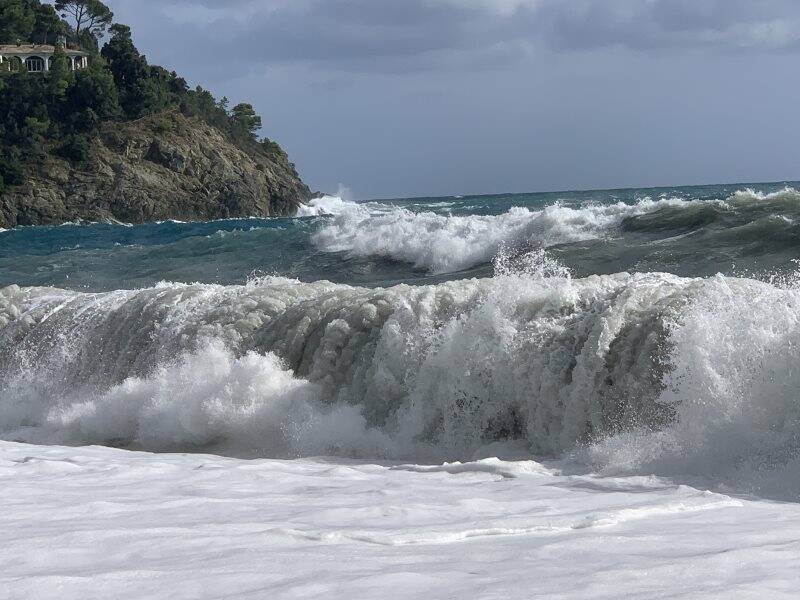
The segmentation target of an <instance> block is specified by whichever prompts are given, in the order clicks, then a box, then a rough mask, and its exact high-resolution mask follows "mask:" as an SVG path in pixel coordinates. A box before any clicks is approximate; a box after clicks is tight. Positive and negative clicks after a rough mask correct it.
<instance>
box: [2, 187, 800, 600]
mask: <svg viewBox="0 0 800 600" xmlns="http://www.w3.org/2000/svg"><path fill="white" fill-rule="evenodd" d="M798 189H800V184H797V183H793V182H781V183H771V184H746V185H745V184H738V185H721V186H702V187H676V188H652V189H626V190H608V191H582V192H560V193H538V194H506V195H494V196H463V197H462V196H458V197H446V198H415V199H400V200H374V201H368V202H351V201H347V200H345V199H342V198H335V197H325V198H321V199H319V200H315V201H313V203H312V204H311V205H310V206H308V207H304V208H303V209H302V210H301V214H300V215H298V216H297V217H296V218H276V219H255V218H254V219H237V220H225V221H214V222H207V223H182V222H174V221H167V222H161V223H151V224H145V225H126V224H67V225H62V226H57V227H21V228H17V229H14V230H9V231H2V232H0V439H2V440H4V441H3V442H0V444H2V445H0V478H2V480H3V482H4V483H3V486H4V488H5V490H6V491H5V492H3V496H2V498H3V500H4V502H5V503H6V504H5V506H7V507H8V510H6V511H5V512H6V513H7V514H6V515H5V516H3V517H0V527H2V528H4V530H6V531H11V532H14V533H13V535H12V537H13V540H12V541H11V542H10V543H8V544H6V550H0V562H2V560H3V556H4V554H3V553H4V552H5V553H6V554H5V556H6V559H8V560H11V559H13V557H14V556H15V555H20V554H24V553H26V552H30V551H31V544H33V545H34V546H36V548H37V552H40V553H42V555H43V556H49V557H50V558H49V559H48V560H55V555H53V554H48V553H52V552H53V550H52V549H51V548H50V547H49V546H48V544H47V543H45V541H44V540H45V538H46V537H47V536H49V535H62V534H63V535H67V534H69V535H71V536H72V537H71V538H70V539H71V541H70V544H71V545H73V546H76V547H78V548H81V549H82V551H83V552H84V554H80V553H78V554H77V555H76V556H74V557H72V558H70V559H69V560H68V561H67V565H68V567H69V568H66V571H63V570H62V571H59V572H56V573H54V572H53V567H52V565H51V564H50V563H48V561H47V560H44V561H32V562H31V561H27V562H26V561H21V562H20V561H17V562H15V563H14V565H15V566H14V569H12V570H11V571H7V573H11V575H7V577H9V579H8V580H7V581H6V583H8V584H9V585H12V583H13V585H20V584H19V581H20V580H19V578H20V577H33V576H34V575H35V576H36V577H40V579H35V580H31V581H33V583H31V585H32V586H33V587H31V588H22V587H19V588H15V589H17V590H18V591H19V590H29V591H31V593H36V594H37V596H36V597H47V592H48V590H51V589H55V588H54V587H52V586H54V585H55V584H54V582H58V583H59V585H60V586H61V587H60V588H59V589H60V590H61V592H60V593H62V594H66V595H61V596H59V597H60V598H63V597H72V596H71V595H70V594H71V593H72V592H74V597H76V598H77V597H81V596H80V594H81V593H82V592H81V589H82V588H80V586H78V585H77V584H76V582H75V581H74V580H73V579H71V578H70V573H71V572H73V571H75V570H77V571H78V572H85V570H86V569H91V565H95V564H101V565H105V566H104V567H101V568H99V569H100V570H99V571H98V573H100V572H102V573H103V574H104V575H102V577H106V576H108V578H107V579H102V577H101V579H100V580H99V581H100V582H101V583H102V585H100V587H98V588H93V589H96V590H102V591H103V592H104V593H106V594H113V595H114V596H115V597H128V596H126V593H127V594H131V592H130V590H131V588H130V587H129V586H130V585H131V583H132V582H133V583H137V582H138V584H140V585H142V586H145V587H144V588H139V589H140V590H141V589H150V588H148V587H146V586H147V585H152V596H147V597H159V590H161V591H162V592H165V593H166V591H165V589H164V587H163V581H162V580H160V579H159V578H158V577H155V578H153V579H151V580H147V578H146V577H145V576H144V575H143V573H146V572H159V573H162V572H163V569H162V568H163V566H164V561H165V560H167V559H166V558H165V556H166V554H167V553H169V554H170V555H171V556H172V558H171V559H170V560H178V559H176V558H175V557H176V556H178V557H182V558H181V559H180V560H179V562H180V561H182V560H186V561H187V562H182V564H183V565H184V566H185V567H186V569H185V571H182V573H183V576H185V579H186V581H187V582H189V581H194V582H196V583H197V582H202V581H204V577H208V578H209V580H208V582H206V583H205V584H203V585H201V584H200V583H197V585H196V587H195V588H192V589H195V590H196V591H197V594H196V595H191V596H190V595H187V596H186V597H209V598H210V597H219V596H215V595H214V594H221V593H223V592H222V591H221V590H223V588H219V589H217V588H214V587H213V584H212V583H211V582H212V580H213V581H222V580H224V578H225V577H226V574H230V569H231V567H232V565H238V567H239V568H241V569H243V571H242V572H246V576H244V575H243V577H244V579H241V578H240V579H235V580H234V579H231V580H230V581H229V584H230V585H229V586H228V587H225V588H224V590H223V591H225V593H226V594H227V595H228V596H230V597H256V596H248V595H247V594H248V593H250V592H247V593H245V591H243V588H242V589H239V588H237V587H236V586H237V585H240V584H241V582H242V581H245V582H247V586H245V587H247V589H248V590H256V589H262V588H258V586H266V588H263V589H271V590H272V592H273V595H271V596H269V597H276V598H279V597H286V598H289V597H292V598H294V597H322V596H327V597H340V596H341V597H343V596H344V595H346V596H347V597H348V598H359V597H363V598H372V597H376V596H375V594H376V593H378V592H377V591H376V590H381V591H380V593H381V594H383V595H384V596H385V597H422V596H426V597H452V596H446V595H445V592H446V593H448V594H450V593H453V594H455V593H456V592H458V595H459V596H460V597H481V598H483V597H486V598H488V597H497V598H500V597H504V598H509V597H526V598H531V597H549V598H552V597H559V596H558V595H559V594H562V596H561V597H609V598H611V597H621V596H620V595H619V594H620V593H622V592H623V591H624V592H626V593H630V597H642V596H637V595H636V594H648V595H649V594H652V593H653V592H654V590H656V589H660V587H659V586H662V585H672V586H675V585H676V584H675V583H674V582H672V580H673V579H674V577H675V573H676V571H681V572H682V573H684V575H682V577H684V580H683V581H682V584H681V585H680V586H677V587H673V593H672V594H670V596H669V597H704V598H708V597H731V596H730V594H731V593H734V592H735V593H734V596H735V597H754V598H756V597H763V596H759V594H761V593H762V591H763V588H762V587H761V586H762V585H763V582H764V581H765V578H768V579H769V581H770V585H771V586H772V587H771V594H772V596H771V597H782V596H783V595H784V594H785V597H787V598H788V597H792V594H793V593H794V590H796V585H797V584H798V583H800V575H798V571H797V569H796V568H794V567H792V566H791V565H792V562H793V561H794V563H795V567H796V558H797V556H800V546H798V542H797V539H798V535H797V534H798V529H797V525H796V523H798V520H797V517H798V516H800V504H798V501H799V500H800V402H798V392H797V390H798V389H800V370H799V369H798V365H800V279H798V277H797V272H798V264H797V261H798V259H800V191H798ZM37 499H38V500H37ZM89 504H91V506H93V507H94V508H92V509H91V510H89V509H88V508H87V507H88V506H89ZM180 506H183V507H185V508H186V510H185V511H183V510H180V509H179V508H178V507H180ZM223 506H224V507H225V509H224V510H222V509H221V508H220V510H217V509H216V508H215V507H217V508H219V507H223ZM12 507H13V508H12ZM173 509H174V510H173ZM54 511H55V513H54ZM59 513H60V514H72V515H73V516H74V519H75V520H74V521H72V525H70V524H69V523H68V522H67V521H62V520H58V522H59V523H60V525H59V526H54V525H53V524H52V522H51V521H50V520H48V517H47V515H48V514H49V515H53V514H59ZM25 515H28V517H27V522H28V523H29V525H30V523H35V524H36V525H32V527H33V529H34V530H35V531H36V532H38V533H37V535H39V536H40V538H36V537H35V536H34V538H31V537H30V536H31V533H30V531H31V530H30V529H24V528H23V527H22V525H20V523H21V522H22V521H21V520H23V521H24V520H25V519H26V517H25ZM112 522H113V523H116V525H114V526H113V527H112V526H111V525H110V523H112ZM76 523H77V524H78V525H77V527H78V529H77V530H76V529H74V527H75V524H76ZM92 523H94V524H95V525H96V526H91V524H92ZM110 527H111V529H112V532H111V533H109V528H110ZM114 527H116V528H121V529H123V530H125V531H127V532H128V535H131V536H133V538H135V540H136V543H137V544H140V546H138V548H139V550H138V551H139V552H140V554H136V552H135V551H133V550H131V554H127V553H123V554H122V555H119V556H117V558H116V559H114V558H109V557H108V553H109V551H110V549H112V548H114V547H115V544H117V543H118V538H117V537H115V534H114V533H113V530H114ZM164 527H170V528H173V529H171V530H170V531H171V532H172V534H169V535H168V534H166V533H165V531H166V530H164V529H163V528H164ZM192 527H194V528H195V529H192ZM196 528H199V529H196ZM201 530H202V532H203V534H202V535H203V536H205V537H204V538H203V539H206V540H207V542H208V544H209V545H210V546H209V548H211V549H209V550H200V549H198V546H197V544H196V542H197V538H196V535H197V532H198V531H201ZM70 532H71V533H70ZM120 535H122V534H120ZM237 535H239V536H241V538H237V537H236V536H237ZM32 539H34V542H32V541H31V540H32ZM35 540H40V541H41V543H40V542H37V541H35ZM98 540H100V541H98ZM153 540H160V541H159V542H158V543H153ZM236 540H240V542H237V541H236ZM151 544H152V545H151ZM159 544H161V545H159ZM159 548H161V550H159ZM167 548H169V551H167ZM213 548H216V549H217V550H213ZM220 548H225V549H226V550H225V552H224V553H223V554H220V552H221V550H220ZM257 549H261V550H260V552H264V553H268V554H269V553H271V554H270V556H271V557H272V558H271V559H269V561H270V562H269V565H266V564H265V563H264V562H263V561H264V560H267V558H265V556H266V555H263V554H262V555H259V556H256V554H258V551H257ZM215 552H216V553H215ZM248 552H255V553H256V554H253V555H251V554H249V553H248ZM223 555H224V557H228V559H227V560H226V559H225V558H222V559H220V558H219V557H220V556H223ZM142 556H144V558H142ZM332 556H342V557H344V556H347V557H349V559H348V560H347V561H345V564H341V565H339V566H338V567H336V568H334V566H332V565H327V566H325V565H326V563H325V561H326V560H329V559H330V558H331V557H332ZM492 556H494V557H497V559H496V563H492V564H489V563H490V562H492V561H490V557H492ZM199 557H204V558H202V560H201V558H199ZM444 557H447V558H446V561H447V562H446V564H445V562H444V561H445V559H444ZM525 557H527V558H525ZM203 560H209V561H211V562H210V566H209V567H208V569H210V570H208V571H207V570H206V568H205V567H202V566H201V565H202V562H203ZM98 561H99V563H98ZM126 561H134V562H137V561H138V562H137V564H141V565H144V566H141V569H140V570H139V571H137V572H136V573H133V572H131V573H128V575H126V576H124V577H118V578H116V579H114V578H113V577H111V576H110V575H109V574H111V573H117V572H118V570H119V568H120V565H121V564H128V563H127V562H126ZM192 561H196V562H192ZM521 561H522V562H521ZM525 561H527V562H525ZM523 563H524V564H523ZM70 565H71V566H70ZM526 565H527V566H526ZM537 565H538V566H537ZM742 565H744V567H743V566H742ZM745 568H746V569H749V571H746V572H744V571H743V570H742V569H745ZM148 569H149V571H148ZM56 571H58V570H56ZM523 572H524V573H527V575H524V576H523V575H522V573H523ZM615 572H616V573H620V572H624V573H626V574H627V575H626V576H628V577H629V580H626V582H625V584H624V585H623V584H621V583H620V582H619V581H618V580H617V579H615V577H614V576H613V573H615ZM211 574H216V577H217V579H215V580H214V579H213V578H211ZM635 574H638V575H640V577H637V576H634V575H635ZM748 574H749V575H748ZM0 577H2V576H0ZM48 577H49V578H50V579H48ZM165 577H166V576H165ZM54 578H55V579H54ZM219 578H222V579H219ZM509 578H511V579H514V578H516V580H517V581H518V583H519V584H520V587H515V586H513V585H511V584H510V583H509V582H510V580H511V579H509ZM709 578H715V579H714V581H715V582H716V583H715V584H714V585H713V586H712V585H711V583H710V581H711V580H710V579H709ZM309 581H313V582H314V585H311V584H310V583H309ZM14 582H17V583H14ZM36 582H38V583H36ZM523 583H524V585H523ZM26 585H27V584H26ZM37 586H38V587H37ZM125 586H128V587H125ZM230 586H232V587H230ZM248 586H249V587H248ZM298 586H299V587H298ZM303 586H310V587H303ZM621 586H622V587H621ZM390 587H391V588H392V589H394V590H395V592H396V596H393V595H391V594H388V592H387V589H389V588H390ZM476 590H477V592H476V594H477V595H471V594H472V592H475V591H476ZM253 593H255V592H253ZM387 594H388V595H387ZM0 595H2V594H1V593H0ZM129 597H137V596H135V595H130V596H129ZM139 597H145V596H144V595H142V596H139ZM164 597H166V596H164Z"/></svg>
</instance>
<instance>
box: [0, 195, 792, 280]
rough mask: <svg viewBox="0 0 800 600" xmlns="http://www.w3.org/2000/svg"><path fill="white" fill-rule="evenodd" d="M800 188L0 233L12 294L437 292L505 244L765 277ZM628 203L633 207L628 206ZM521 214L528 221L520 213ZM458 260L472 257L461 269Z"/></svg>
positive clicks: (608, 262) (433, 203) (472, 273)
mask: <svg viewBox="0 0 800 600" xmlns="http://www.w3.org/2000/svg"><path fill="white" fill-rule="evenodd" d="M792 186H793V184H792V183H791V182H784V183H770V184H747V185H743V184H742V185H722V186H704V187H679V188H650V189H628V190H611V191H584V192H563V193H541V194H513V195H494V196H465V197H458V198H454V197H447V198H416V199H401V200H388V201H374V202H367V203H359V204H355V203H339V204H337V205H336V206H329V207H328V208H327V209H326V208H324V207H322V208H320V209H318V210H317V211H316V212H332V213H336V214H334V215H332V216H330V215H329V216H309V217H303V218H285V219H239V220H226V221H215V222H209V223H178V222H163V223H152V224H145V225H135V226H127V225H118V224H90V225H63V226H59V227H23V228H18V229H15V230H11V231H5V232H2V233H0V287H2V286H5V285H10V284H17V285H21V286H34V285H35V286H55V287H61V288H67V289H74V290H91V291H100V290H112V289H120V288H125V289H130V288H138V287H144V286H150V285H154V284H156V283H158V282H160V281H173V282H187V283H188V282H204V283H219V284H236V283H243V282H245V281H246V280H248V279H249V278H252V277H255V276H259V275H282V276H285V277H291V278H297V279H300V280H301V281H315V280H320V279H327V280H330V281H334V282H340V283H348V284H352V285H366V286H379V285H380V286H385V285H391V284H394V283H398V282H410V283H434V282H439V281H443V280H449V279H457V278H464V277H483V276H487V275H490V274H491V273H492V260H493V258H494V256H495V255H496V254H497V251H498V248H499V247H500V246H502V247H503V249H504V251H505V252H510V253H512V254H514V253H519V252H524V251H526V250H530V249H535V248H546V249H547V251H548V253H549V254H550V255H551V256H552V257H553V258H555V259H557V260H558V261H559V262H560V263H561V264H563V265H564V266H566V267H568V268H569V269H571V270H572V272H573V273H574V274H575V275H576V276H579V277H580V276H585V275H590V274H608V273H616V272H621V271H638V272H651V271H663V272H669V273H674V274H678V275H682V276H707V275H712V274H715V273H717V272H721V273H726V274H731V273H739V274H741V273H748V274H754V275H759V274H765V273H772V272H781V271H784V270H786V269H790V268H793V263H792V261H793V260H795V259H797V258H800V225H798V218H800V193H798V192H796V191H794V188H793V187H792ZM619 203H622V204H623V205H624V206H627V207H630V208H629V209H626V208H624V207H622V208H618V209H615V208H614V207H615V206H617V205H619ZM603 208H605V212H603ZM559 209H568V210H566V211H561V212H559ZM520 210H524V211H527V214H516V215H515V214H514V211H518V212H519V211H520ZM548 210H549V211H550V212H551V213H552V214H546V213H547V211H548ZM542 211H544V213H543V212H542ZM362 235H363V238H364V239H362V240H361V241H359V239H358V237H359V236H362ZM320 236H321V237H320ZM437 253H438V254H437ZM447 254H451V255H454V256H457V255H465V256H466V255H470V256H469V257H467V258H465V259H464V260H454V261H450V262H449V263H448V261H447V260H445V258H444V256H446V255H447ZM473 255H474V256H473Z"/></svg>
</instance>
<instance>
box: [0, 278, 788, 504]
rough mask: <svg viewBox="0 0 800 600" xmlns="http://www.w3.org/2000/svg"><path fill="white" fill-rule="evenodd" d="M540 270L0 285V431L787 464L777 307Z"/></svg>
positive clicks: (434, 452) (408, 451) (167, 441)
mask: <svg viewBox="0 0 800 600" xmlns="http://www.w3.org/2000/svg"><path fill="white" fill-rule="evenodd" d="M549 275H550V276H546V277H541V276H531V275H529V274H520V273H514V272H507V273H505V274H499V275H498V276H496V277H494V278H491V279H484V280H467V281H457V282H447V283H443V284H439V285H436V286H398V287H394V288H390V289H366V288H357V287H350V286H344V285H336V284H332V283H327V282H319V283H312V284H308V283H301V282H298V281H296V280H287V279H283V278H267V279H264V280H259V281H254V282H251V283H250V284H248V285H246V286H211V285H174V284H170V285H167V284H165V285H162V286H159V287H156V288H149V289H142V290H137V291H115V292H110V293H101V294H82V293H76V292H70V291H65V290H56V289H44V288H26V289H22V288H17V287H13V286H12V287H9V288H5V289H4V290H2V292H1V293H0V348H2V349H3V350H2V353H0V373H1V374H2V378H0V398H1V400H0V432H2V435H3V437H4V438H6V439H19V440H25V441H34V442H47V443H53V442H58V443H71V444H111V445H119V446H131V447H137V448H143V449H147V450H187V449H188V450H191V449H211V450H217V451H224V452H234V453H240V454H255V455H260V456H300V455H314V454H340V455H348V456H361V457H373V458H374V457H381V458H406V457H414V458H417V459H419V458H421V457H436V458H442V457H458V458H463V457H469V456H472V455H474V453H475V452H479V451H480V449H481V448H482V447H485V446H486V445H488V444H492V443H495V442H500V441H505V442H515V441H516V442H523V443H525V444H526V445H527V447H529V448H530V450H531V451H533V452H535V453H537V454H540V455H541V454H544V455H559V454H562V453H564V452H573V453H576V455H580V454H581V453H582V455H583V457H584V459H586V460H589V461H590V462H594V463H599V464H601V465H603V466H604V468H609V469H615V470H631V471H642V470H644V471H649V470H652V469H656V470H657V471H660V472H664V471H666V472H670V473H678V472H679V473H698V474H709V473H724V472H726V471H727V472H734V471H735V472H737V473H738V472H740V470H741V469H742V468H751V469H753V470H754V471H757V470H758V469H759V468H760V467H762V466H763V465H765V464H767V465H771V466H773V467H776V468H777V467H781V468H788V467H787V465H792V464H794V462H797V458H796V457H797V452H798V450H800V405H798V403H797V400H796V397H797V396H796V390H797V389H798V384H800V379H798V377H800V375H798V371H797V368H796V365H797V364H800V360H799V359H800V293H798V291H796V290H795V289H793V288H780V287H776V286H774V285H771V284H767V283H761V282H757V281H753V280H747V279H732V278H726V277H723V276H718V277H714V278H710V279H684V278H678V277H675V276H671V275H665V274H649V275H648V274H633V275H631V274H618V275H613V276H593V277H590V278H586V279H581V280H573V279H571V278H569V277H564V276H563V274H558V273H549ZM793 461H794V462H793ZM798 464H800V463H798ZM785 477H786V476H785V474H784V475H783V478H784V480H785ZM798 483H799V484H800V481H798ZM799 489H800V488H799Z"/></svg>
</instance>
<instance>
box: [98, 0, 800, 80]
mask: <svg viewBox="0 0 800 600" xmlns="http://www.w3.org/2000/svg"><path fill="white" fill-rule="evenodd" d="M112 4H114V5H115V8H116V9H117V13H118V14H119V15H120V16H122V17H123V18H124V17H125V16H127V15H129V14H132V13H133V11H134V10H135V11H136V12H137V13H139V14H141V13H148V14H150V15H156V16H157V19H158V22H155V23H154V25H155V27H157V28H162V29H174V28H176V27H179V28H181V29H182V30H183V31H184V32H185V34H184V35H185V38H186V39H192V40H196V41H197V43H196V44H195V45H194V51H195V52H196V53H197V54H198V55H199V57H201V58H202V59H203V60H204V61H207V62H208V63H210V64H213V63H214V61H215V60H217V58H216V57H221V56H230V55H231V54H234V55H242V56H247V57H248V59H249V61H251V63H252V62H254V61H255V62H258V63H262V64H277V63H282V62H305V63H309V64H312V65H317V64H318V65H321V66H322V67H323V68H325V69H341V70H354V71H375V70H386V71H390V72H393V71H398V70H400V71H403V70H414V69H428V68H431V67H435V66H436V65H437V64H441V65H443V66H453V65H454V64H455V63H457V62H458V57H459V56H460V55H463V60H464V61H469V62H472V61H476V62H478V63H480V62H482V61H485V60H490V61H493V64H495V62H496V61H513V60H514V59H515V58H518V57H519V56H521V55H524V54H525V53H528V52H531V51H533V50H538V51H547V50H552V49H555V50H578V51H579V50H590V49H595V48H601V47H612V46H617V47H623V48H629V49H632V50H651V49H659V48H691V47H708V48H715V49H741V48H747V49H758V50H766V51H772V50H776V49H778V50H781V49H794V48H797V47H798V40H800V3H797V2H796V0H760V1H759V0H232V1H228V2H225V3H224V4H222V3H219V2H211V1H209V0H116V2H112ZM235 64H237V63H234V65H235ZM239 64H240V63H239ZM234 65H229V66H230V67H231V68H235V66H234Z"/></svg>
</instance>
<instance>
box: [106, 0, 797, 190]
mask: <svg viewBox="0 0 800 600" xmlns="http://www.w3.org/2000/svg"><path fill="white" fill-rule="evenodd" d="M107 2H108V4H109V5H110V6H111V8H112V9H113V10H114V11H115V13H116V16H117V20H118V21H120V22H123V23H126V24H129V25H130V26H131V27H132V28H133V32H134V37H135V41H136V43H137V45H138V46H139V49H140V50H141V51H142V52H143V53H145V54H147V56H148V58H149V59H150V61H151V62H153V63H156V64H161V65H164V66H165V67H168V68H170V69H175V70H176V71H178V72H179V73H180V74H181V75H183V76H184V77H186V78H187V79H188V80H189V82H190V83H191V84H201V85H203V86H204V87H206V88H208V89H210V90H212V91H213V92H214V93H215V95H217V96H218V97H219V96H223V95H226V96H228V97H229V98H230V99H231V100H232V102H240V101H245V100H246V101H250V102H252V103H253V104H254V105H255V107H256V108H257V110H258V111H259V112H260V114H262V115H263V117H264V124H265V127H264V131H263V133H264V135H267V136H269V137H271V138H274V139H276V140H277V141H279V142H280V143H281V144H282V145H283V146H284V148H286V150H287V151H288V152H289V154H290V156H291V158H292V159H293V160H294V162H295V163H296V164H297V166H298V169H299V170H300V172H301V175H302V176H303V178H304V179H305V180H306V181H307V182H308V183H309V185H311V186H312V187H313V188H314V189H320V190H324V191H331V192H335V191H336V190H337V188H338V186H339V185H340V184H342V185H344V186H346V187H347V188H349V189H350V190H352V195H353V196H354V197H355V198H375V197H399V196H412V195H413V196H418V195H449V194H469V193H491V192H512V191H516V192H523V191H539V190H569V189H579V188H605V187H637V186H647V185H678V184H692V183H715V182H742V181H773V180H791V179H800V114H799V113H800V2H798V0H107Z"/></svg>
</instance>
